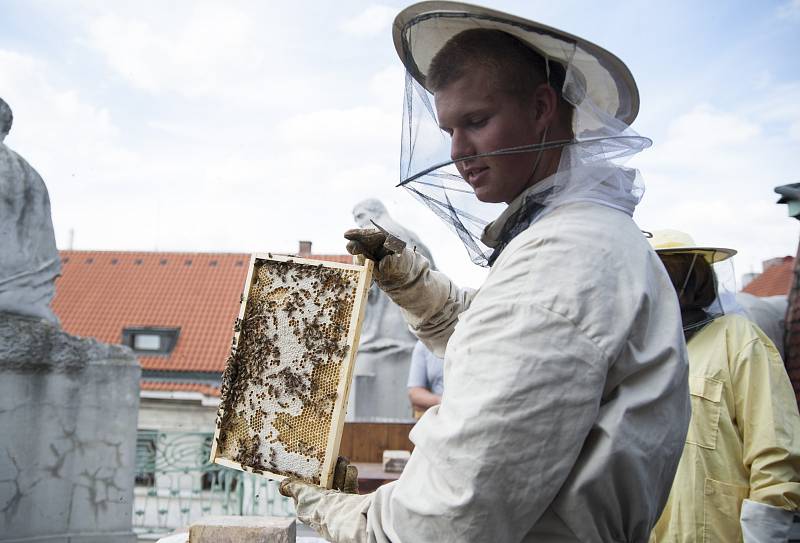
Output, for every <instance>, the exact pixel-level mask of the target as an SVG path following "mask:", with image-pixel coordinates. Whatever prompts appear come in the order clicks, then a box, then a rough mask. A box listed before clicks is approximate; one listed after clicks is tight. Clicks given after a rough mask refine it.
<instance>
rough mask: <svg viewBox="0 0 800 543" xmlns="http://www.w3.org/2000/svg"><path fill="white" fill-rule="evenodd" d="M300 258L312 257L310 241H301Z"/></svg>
mask: <svg viewBox="0 0 800 543" xmlns="http://www.w3.org/2000/svg"><path fill="white" fill-rule="evenodd" d="M297 255H298V256H311V242H310V241H301V242H300V250H299V251H298V254H297Z"/></svg>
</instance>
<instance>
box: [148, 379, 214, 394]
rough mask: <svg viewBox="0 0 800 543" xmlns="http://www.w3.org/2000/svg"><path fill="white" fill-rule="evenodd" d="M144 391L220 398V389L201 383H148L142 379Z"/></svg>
mask: <svg viewBox="0 0 800 543" xmlns="http://www.w3.org/2000/svg"><path fill="white" fill-rule="evenodd" d="M141 389H142V390H153V391H157V392H199V393H201V394H205V395H206V396H214V397H219V387H215V386H211V385H204V384H201V383H178V382H170V381H148V380H146V379H142V387H141Z"/></svg>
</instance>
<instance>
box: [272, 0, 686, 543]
mask: <svg viewBox="0 0 800 543" xmlns="http://www.w3.org/2000/svg"><path fill="white" fill-rule="evenodd" d="M475 29H480V31H479V32H472V30H475ZM485 30H489V31H499V34H501V35H500V36H498V32H494V33H492V32H489V33H486V32H484V31H485ZM467 32H470V33H471V36H477V39H478V40H483V39H484V38H485V39H486V40H495V41H500V42H504V43H506V44H509V45H508V46H509V47H511V48H512V49H513V51H514V52H515V53H514V54H517V52H519V51H520V47H522V48H523V49H524V51H522V52H520V53H519V55H520V56H522V57H525V58H527V57H528V56H531V55H532V53H531V51H533V53H534V54H535V55H534V56H535V58H536V59H538V60H539V61H541V66H542V68H541V69H540V70H539V71H541V72H544V71H545V70H546V71H547V74H546V75H547V79H546V84H537V85H538V86H537V87H536V91H535V92H536V93H537V94H536V96H541V97H542V98H541V99H539V98H537V99H536V101H535V102H534V101H533V100H532V101H531V102H530V103H531V104H533V105H531V106H530V107H529V106H528V105H527V104H528V103H529V102H524V101H522V102H521V101H514V100H517V98H516V95H513V94H511V91H507V89H505V88H496V87H492V86H491V85H490V84H487V85H484V82H485V80H481V79H480V78H475V79H478V80H477V81H476V80H475V79H470V77H471V75H472V74H474V73H475V72H474V71H470V70H465V71H464V73H459V72H457V71H456V75H455V76H453V81H455V82H454V83H448V85H449V86H439V87H434V86H433V84H432V83H431V82H430V79H429V77H428V76H429V75H431V73H430V72H429V68H430V65H431V64H432V59H434V61H435V60H436V59H437V58H438V57H439V53H440V52H441V51H442V50H443V49H445V48H448V47H450V44H451V38H453V37H455V38H457V39H455V40H454V41H455V42H456V43H457V44H458V45H456V46H454V47H450V50H451V51H455V53H456V54H460V55H461V56H462V57H466V58H467V59H469V58H470V57H469V55H473V54H474V53H473V51H475V46H474V44H472V43H470V41H469V39H464V40H462V39H461V38H462V36H463V35H466V34H467ZM489 34H491V36H490V35H489ZM478 35H479V36H478ZM394 38H395V45H396V48H397V50H398V52H399V54H400V57H401V59H402V60H403V63H404V64H405V66H406V68H407V70H408V76H407V78H406V81H407V88H406V97H407V100H406V108H405V112H404V115H405V119H406V120H407V122H408V125H407V126H406V127H405V128H406V130H405V131H404V134H403V160H402V176H403V178H402V181H401V185H403V186H405V187H406V188H408V189H409V190H411V191H412V192H413V193H414V195H415V196H417V197H418V198H419V199H421V200H422V201H423V202H425V203H426V205H428V206H429V207H431V209H433V210H434V211H435V212H436V213H437V215H438V216H439V217H440V218H442V219H444V220H445V221H446V222H447V223H448V224H449V225H450V226H452V227H453V229H454V231H455V232H456V233H457V234H458V236H459V239H460V240H461V241H462V242H463V243H464V245H465V246H466V247H467V249H468V250H469V252H470V255H471V257H472V258H473V260H474V261H475V262H476V263H479V264H487V263H489V264H490V265H491V271H490V273H489V275H488V277H487V279H486V281H485V283H484V284H483V285H482V286H481V287H480V288H479V289H478V290H477V291H467V290H463V289H460V288H459V287H457V286H456V285H455V284H453V283H452V282H451V281H450V280H449V279H448V278H447V277H445V276H444V275H443V274H441V273H439V272H436V271H433V270H431V269H430V266H429V264H428V262H427V261H426V260H425V258H424V257H422V256H421V255H419V254H415V253H413V252H412V251H409V250H406V251H404V252H403V253H401V254H396V255H390V256H386V257H384V258H382V259H381V260H380V261H379V265H378V269H377V271H376V281H377V282H378V284H379V286H380V287H381V289H383V291H384V292H386V293H387V294H388V295H389V296H390V297H391V298H392V300H394V301H395V303H397V304H398V305H399V306H400V307H401V308H403V311H404V314H405V316H406V320H407V321H408V323H409V324H410V326H411V327H412V329H413V330H414V332H415V333H416V335H417V336H418V337H419V338H420V339H421V340H422V341H423V342H425V343H426V345H427V346H428V347H429V348H430V349H431V350H432V351H433V352H434V353H436V354H437V355H439V356H442V355H444V359H445V362H444V381H445V387H444V394H443V396H442V403H441V405H439V406H436V407H433V408H431V409H429V410H428V411H427V412H426V413H425V415H424V416H423V417H422V418H421V419H420V421H419V423H418V424H417V425H416V426H415V428H414V429H413V430H412V432H411V434H410V437H411V440H412V441H413V442H414V445H415V448H414V452H413V453H412V455H411V459H410V460H409V462H408V464H407V466H406V468H405V470H404V471H403V474H402V476H401V477H400V479H399V480H398V481H396V482H394V483H391V484H388V485H385V486H382V487H380V488H379V489H378V490H377V491H376V492H374V493H373V494H369V495H365V496H350V495H346V494H341V493H338V492H335V491H324V490H321V489H320V488H319V487H315V486H313V485H307V484H304V483H300V482H287V483H284V484H283V485H282V489H283V491H284V492H285V493H287V494H289V495H292V496H294V498H295V500H296V502H297V511H298V516H299V518H300V519H302V520H304V521H306V522H308V523H310V524H311V525H312V526H314V527H315V528H317V529H318V530H319V531H320V533H322V534H323V535H324V536H325V537H326V538H328V539H329V540H331V541H342V542H344V541H358V542H362V541H364V542H366V541H370V542H372V541H375V542H381V543H386V542H389V541H391V542H393V543H415V542H428V541H432V542H437V543H442V542H459V543H462V542H487V541H497V542H503V543H506V542H519V541H525V542H534V541H536V542H540V541H545V542H548V543H551V542H578V541H580V542H588V541H591V542H594V541H603V542H608V541H620V542H622V541H625V542H628V541H630V542H633V541H646V540H647V538H648V537H649V534H650V531H651V528H652V527H653V525H654V524H655V522H656V520H657V519H658V517H659V515H660V513H661V510H662V508H663V506H664V503H665V502H666V499H667V496H668V493H669V489H670V485H671V482H672V477H673V475H674V473H675V469H676V467H677V464H678V460H679V457H680V454H681V450H682V448H683V442H684V439H685V436H686V430H687V426H688V422H689V415H690V413H689V394H688V384H687V363H686V351H685V344H684V341H683V336H682V330H681V318H680V312H679V309H678V304H677V300H676V298H675V294H674V292H673V291H672V285H671V283H670V281H669V278H668V277H667V275H666V272H665V271H664V268H663V266H662V265H661V263H660V261H659V260H658V257H657V256H656V255H655V253H654V252H653V251H652V249H650V247H649V245H648V243H647V241H646V239H645V238H644V236H643V235H642V234H641V232H640V231H639V229H638V228H637V227H636V225H635V224H634V222H633V221H632V219H631V215H632V213H633V209H634V207H635V205H636V204H637V203H638V201H639V198H640V196H641V192H642V188H641V185H639V183H638V180H637V176H636V172H635V171H633V170H630V169H626V168H623V167H621V166H620V165H619V164H617V163H616V162H615V159H617V158H619V157H622V156H625V155H627V154H631V153H633V152H636V151H637V150H639V149H641V148H643V147H646V146H647V144H648V143H647V141H646V140H644V139H643V138H641V137H639V136H638V135H636V134H635V133H633V132H632V131H631V130H630V129H629V128H628V124H630V123H631V122H632V121H633V119H634V118H635V117H636V112H637V109H638V92H637V90H636V86H635V83H634V82H633V78H632V76H631V74H630V72H629V71H628V70H627V68H626V67H625V65H624V64H623V63H622V62H621V61H620V60H619V59H617V58H616V57H614V56H613V55H611V54H610V53H608V52H607V51H604V50H603V49H601V48H599V47H598V46H596V45H594V44H591V43H588V42H586V41H584V40H582V39H580V38H577V37H575V36H571V35H568V34H566V33H564V32H561V31H559V30H556V29H552V28H548V27H545V26H544V25H541V24H538V23H535V22H533V21H529V20H525V19H522V18H519V17H514V16H511V15H508V14H505V13H501V12H497V11H494V10H489V9H485V8H480V7H477V6H469V5H465V4H458V3H454V2H423V3H421V4H416V5H413V6H411V7H409V8H407V9H406V10H404V11H403V12H402V13H401V14H400V15H399V16H398V18H397V19H396V20H395V24H394ZM470 39H471V38H470ZM520 42H521V43H520ZM481 46H482V45H480V43H479V45H478V47H481ZM478 54H481V51H480V50H479V51H478ZM498 57H499V58H503V59H504V58H507V57H505V56H502V57H501V56H500V55H498ZM498 57H493V58H492V60H495V59H496V58H498ZM448 58H450V57H448ZM453 58H455V57H453ZM482 58H483V57H481V59H482ZM531 62H533V61H531ZM464 64H465V65H467V66H468V68H469V69H472V68H475V69H476V70H477V73H478V74H479V75H481V76H484V75H486V74H495V75H496V74H497V73H500V72H490V71H489V70H490V69H494V68H493V66H495V65H494V64H491V63H489V62H487V63H485V64H480V65H478V66H477V67H476V66H475V65H470V64H468V61H465V63H464ZM442 65H443V66H446V65H447V62H444V61H442ZM454 65H455V64H454ZM487 66H488V68H487ZM531 66H533V64H531ZM537 66H538V65H537ZM559 66H560V70H561V74H560V78H559V76H558V74H555V77H553V78H551V77H550V75H551V73H552V72H554V71H555V72H557V71H558V67H559ZM445 69H446V67H445ZM457 69H458V68H456V70H457ZM500 69H502V68H498V70H500ZM480 70H484V71H480ZM513 73H514V74H518V72H513ZM501 75H502V74H501ZM541 78H542V79H544V75H541ZM431 79H434V78H433V77H431ZM465 82H467V83H465ZM426 85H431V88H428V87H426ZM553 86H555V87H557V89H558V90H559V95H558V96H559V98H560V99H563V100H565V101H566V102H567V103H568V104H569V106H570V108H572V110H571V111H572V112H573V113H574V116H573V117H572V121H573V122H572V134H571V135H570V136H569V137H566V136H565V135H564V134H563V126H561V125H560V124H559V123H562V122H563V117H558V116H557V115H558V114H556V113H554V111H556V110H554V109H553V108H552V107H551V105H549V104H553V103H554V102H553V101H552V96H553V94H552V93H553V92H554V91H553ZM432 89H433V90H432ZM431 93H433V94H431ZM548 100H550V101H549V102H548ZM434 101H435V104H436V111H435V112H434V111H433V102H434ZM520 104H523V105H520ZM534 105H535V106H536V107H534ZM523 106H524V107H525V108H527V107H529V109H524V107H523ZM539 106H541V108H539ZM548 108H549V109H548ZM486 111H488V112H489V113H486ZM454 112H456V114H454ZM509 112H513V113H515V114H509ZM543 112H544V113H543ZM548 112H549V113H548ZM548 123H550V124H548ZM498 126H500V127H502V128H503V129H502V130H501V129H498V128H497V127H498ZM487 134H488V135H487ZM509 134H510V135H509ZM531 134H533V136H531ZM517 135H519V137H518V138H517V139H518V140H520V141H513V140H514V138H513V137H512V136H514V137H516V136H517ZM470 138H472V139H471V140H470ZM482 138H483V139H482ZM525 138H529V140H528V141H526V139H525ZM486 141H502V142H503V143H504V144H505V146H496V147H495V148H489V149H486V146H485V145H483V144H484V143H485V142H486ZM475 142H478V143H480V144H481V146H483V148H477V147H478V145H477V144H476V143H475ZM467 144H469V145H473V146H474V147H476V148H475V149H474V151H475V152H474V154H472V155H468V154H465V153H463V152H462V151H463V150H464V149H468V148H469V145H467ZM556 150H557V151H556ZM451 153H452V155H451ZM448 155H451V156H448ZM513 156H517V157H518V156H526V157H528V159H527V160H515V161H513V162H507V163H505V165H504V163H503V160H505V158H506V157H508V158H509V160H511V157H513ZM508 164H513V165H514V166H513V168H514V169H513V172H516V173H513V175H511V174H509V175H510V176H509V177H508V178H506V177H503V176H498V175H496V174H495V172H499V171H507V172H512V169H511V167H510V166H509V167H508V168H506V166H507V165H508ZM540 165H544V166H542V167H543V168H544V169H543V170H541V171H543V172H545V173H543V174H541V175H538V176H537V174H538V173H539V172H540V170H539V166H540ZM520 168H522V169H523V170H524V175H523V176H520V175H518V173H519V172H518V170H520ZM526 168H527V169H526ZM456 170H457V171H456ZM528 175H529V177H525V176H528ZM487 179H488V181H487ZM526 179H527V181H526ZM509 180H512V181H513V183H512V184H511V185H508V184H506V182H507V181H509ZM523 181H526V182H527V187H524V186H523V188H521V189H520V190H516V191H515V192H514V195H513V197H512V198H505V194H508V193H509V191H511V189H508V191H506V188H507V187H509V186H510V187H512V188H514V187H519V186H520V183H521V182H523ZM495 190H499V191H506V192H504V193H503V194H504V195H503V197H502V198H499V197H498V198H496V197H495V196H496V193H495V192H494V191H495ZM476 199H477V201H475V200H476ZM498 202H500V203H498ZM503 202H504V203H505V204H507V205H503V204H502V203H503ZM484 203H487V204H490V205H489V208H488V212H493V213H494V214H493V216H492V217H491V218H493V219H494V220H492V221H490V222H487V221H485V220H484V219H482V217H481V215H480V211H479V208H480V207H481V206H480V204H484ZM348 239H351V240H353V241H351V243H355V245H352V246H351V245H348V249H351V250H359V251H361V252H363V253H364V254H367V255H369V253H368V252H366V251H364V250H363V248H364V247H363V246H361V247H359V246H358V243H361V241H360V240H359V238H358V235H357V233H356V234H351V233H348ZM363 239H364V240H365V241H364V242H363V243H366V239H367V238H366V237H364V238H363ZM362 245H363V244H362ZM373 256H374V255H373Z"/></svg>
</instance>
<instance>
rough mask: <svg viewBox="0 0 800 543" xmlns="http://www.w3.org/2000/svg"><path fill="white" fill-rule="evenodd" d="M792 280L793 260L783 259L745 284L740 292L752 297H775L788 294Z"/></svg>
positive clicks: (789, 257)
mask: <svg viewBox="0 0 800 543" xmlns="http://www.w3.org/2000/svg"><path fill="white" fill-rule="evenodd" d="M793 278H794V258H793V257H791V256H785V257H783V262H781V263H780V264H776V265H774V266H772V267H770V268H767V269H766V270H764V272H763V273H761V274H760V275H759V276H757V277H756V278H755V279H753V280H752V281H750V282H749V283H747V286H745V287H744V288H743V289H742V291H743V292H746V293H748V294H752V295H753V296H777V295H779V294H789V290H790V289H791V288H792V279H793Z"/></svg>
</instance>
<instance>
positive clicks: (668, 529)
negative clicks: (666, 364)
mask: <svg viewBox="0 0 800 543" xmlns="http://www.w3.org/2000/svg"><path fill="white" fill-rule="evenodd" d="M650 243H651V244H652V246H653V248H654V249H655V250H656V252H657V253H658V255H659V257H661V260H662V262H663V263H664V267H665V268H666V269H667V272H668V273H669V276H670V279H671V280H672V284H673V286H674V287H675V291H676V292H677V294H678V301H679V303H680V307H681V316H682V320H683V329H684V335H685V337H686V342H687V346H688V351H689V392H690V395H691V402H692V418H691V422H690V424H689V433H688V435H687V437H686V445H685V447H684V450H683V456H682V457H681V461H680V464H679V465H678V472H677V474H676V476H675V480H674V482H673V485H672V491H671V493H670V496H669V499H668V501H667V505H666V507H665V508H664V512H663V513H662V515H661V518H660V519H659V521H658V523H657V524H656V527H655V529H654V530H653V533H652V536H651V542H661V541H742V540H744V541H745V542H746V543H748V542H752V543H755V542H759V543H765V542H773V541H775V542H777V541H781V542H785V541H786V540H787V534H788V531H789V529H790V527H791V524H792V521H793V517H794V513H795V512H796V511H797V510H798V506H800V415H798V411H797V404H796V402H795V397H794V392H793V390H792V386H791V384H790V382H789V377H788V376H787V374H786V370H785V369H784V366H783V362H782V361H781V357H780V355H779V354H778V351H777V350H776V349H775V346H774V345H773V343H772V342H771V341H770V340H769V338H767V336H766V335H765V334H764V333H763V332H762V331H761V329H760V328H758V326H756V325H755V324H754V323H752V322H750V321H749V320H747V319H745V318H744V317H742V316H740V315H735V314H729V315H715V314H711V313H709V311H708V308H709V307H710V306H712V304H713V303H714V301H715V299H716V298H717V291H718V288H717V281H716V276H715V273H714V270H713V268H712V267H713V266H714V264H717V263H719V262H722V261H724V260H726V259H728V258H730V257H731V256H733V255H734V254H735V253H736V251H733V250H731V249H721V248H713V247H698V246H697V245H695V243H694V241H693V240H692V238H691V237H690V236H689V235H688V234H685V233H683V232H678V231H674V230H664V231H660V232H653V237H652V238H651V239H650Z"/></svg>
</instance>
